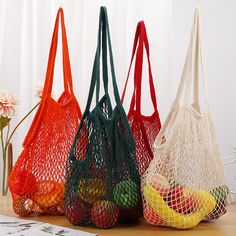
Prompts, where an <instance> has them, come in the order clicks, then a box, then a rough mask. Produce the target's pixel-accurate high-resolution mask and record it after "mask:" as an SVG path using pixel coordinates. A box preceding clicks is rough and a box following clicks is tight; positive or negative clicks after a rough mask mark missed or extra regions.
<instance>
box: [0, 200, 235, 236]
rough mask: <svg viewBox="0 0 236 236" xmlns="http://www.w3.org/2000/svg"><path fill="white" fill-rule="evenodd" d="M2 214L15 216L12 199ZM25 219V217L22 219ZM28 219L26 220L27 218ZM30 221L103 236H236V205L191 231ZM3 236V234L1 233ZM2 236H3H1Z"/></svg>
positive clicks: (57, 219) (0, 206)
mask: <svg viewBox="0 0 236 236" xmlns="http://www.w3.org/2000/svg"><path fill="white" fill-rule="evenodd" d="M0 214H1V215H6V216H14V217H17V215H15V214H14V212H13V210H12V205H11V199H10V198H9V197H0ZM21 218H24V217H21ZM25 219H26V218H25ZM27 219H28V220H35V221H41V222H46V223H51V224H55V225H60V226H64V227H68V228H72V229H79V230H83V231H87V232H90V233H96V234H98V235H101V236H106V235H109V236H116V235H119V236H120V235H122V236H125V235H128V236H139V235H140V236H152V235H157V236H162V235H168V236H169V235H170V236H171V235H175V236H179V235H181V236H186V235H191V236H195V235H201V236H205V235H206V236H218V235H219V236H231V235H232V236H235V235H236V205H231V206H230V207H229V209H228V212H227V213H226V214H225V215H224V216H222V217H221V218H220V219H219V220H217V221H214V222H207V223H206V222H202V223H200V224H199V225H198V226H197V227H195V228H194V229H191V230H176V229H171V228H168V227H154V226H150V225H148V224H146V223H145V221H144V220H143V219H140V221H139V222H138V223H137V224H133V225H118V226H116V227H114V228H112V229H106V230H101V229H97V228H95V227H81V226H73V225H71V224H70V223H69V222H68V221H67V220H66V219H65V217H63V216H39V217H27ZM0 235H1V232H0ZM1 236H2V235H1Z"/></svg>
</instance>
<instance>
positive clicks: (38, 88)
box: [34, 80, 43, 99]
mask: <svg viewBox="0 0 236 236" xmlns="http://www.w3.org/2000/svg"><path fill="white" fill-rule="evenodd" d="M34 91H35V96H36V97H37V98H40V99H41V98H42V96H43V83H42V81H40V80H38V81H37V84H36V88H35V89H34Z"/></svg>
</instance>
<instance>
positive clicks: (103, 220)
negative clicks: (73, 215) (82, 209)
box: [91, 200, 119, 229]
mask: <svg viewBox="0 0 236 236" xmlns="http://www.w3.org/2000/svg"><path fill="white" fill-rule="evenodd" d="M118 219H119V208H118V207H117V205H116V204H115V203H114V202H111V201H107V200H102V201H98V202H96V203H94V204H93V207H92V209H91V221H92V223H93V224H94V225H96V226H97V227H98V228H101V229H107V228H111V227H112V226H114V225H115V224H116V223H117V222H118Z"/></svg>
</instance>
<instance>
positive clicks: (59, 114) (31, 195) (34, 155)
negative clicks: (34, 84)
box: [9, 8, 81, 216]
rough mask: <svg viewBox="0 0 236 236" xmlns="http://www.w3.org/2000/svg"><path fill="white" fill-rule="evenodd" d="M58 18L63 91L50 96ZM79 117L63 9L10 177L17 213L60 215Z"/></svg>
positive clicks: (57, 19)
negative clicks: (41, 86)
mask: <svg viewBox="0 0 236 236" xmlns="http://www.w3.org/2000/svg"><path fill="white" fill-rule="evenodd" d="M60 19H61V28H62V49H63V73H64V92H63V93H62V94H61V96H60V98H59V99H58V101H55V100H54V99H53V98H52V97H51V92H52V84H53V71H54V64H55V57H56V51H57V43H58V27H59V20H60ZM80 119H81V111H80V107H79V104H78V102H77V100H76V98H75V95H74V92H73V86H72V76H71V69H70V60H69V52H68V45H67V38H66V31H65V25H64V15H63V10H62V9H61V8H60V9H59V10H58V13H57V18H56V22H55V28H54V32H53V37H52V42H51V48H50V54H49V60H48V67H47V73H46V79H45V84H44V90H43V95H42V100H41V102H40V105H39V108H38V111H37V113H36V115H35V117H34V120H33V123H32V125H31V127H30V129H29V131H28V134H27V136H26V138H25V140H24V143H23V148H24V150H23V151H22V153H21V155H20V157H19V158H18V160H17V162H16V164H15V166H14V168H13V170H12V172H11V175H10V177H9V189H10V191H11V194H12V199H13V208H14V211H15V213H16V214H18V215H21V216H25V215H34V214H53V215H61V214H63V206H64V181H65V164H66V160H67V157H68V156H69V151H70V147H71V145H72V142H73V139H74V136H75V133H76V130H77V128H78V125H79V120H80Z"/></svg>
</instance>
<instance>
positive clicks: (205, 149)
mask: <svg viewBox="0 0 236 236" xmlns="http://www.w3.org/2000/svg"><path fill="white" fill-rule="evenodd" d="M191 36H192V38H191V42H190V47H189V50H188V54H187V59H186V62H185V67H184V72H183V75H182V79H181V82H180V86H179V90H178V93H177V96H176V99H175V101H174V103H173V106H172V109H171V111H170V113H169V115H168V117H167V120H166V122H165V124H164V125H163V127H162V129H161V131H160V133H159V134H158V136H157V138H156V141H155V145H154V146H155V154H154V159H153V161H152V162H151V164H150V166H149V168H148V169H147V171H146V172H145V174H144V175H143V177H142V184H141V191H142V197H143V205H144V217H145V219H146V221H147V222H148V223H150V224H152V225H166V226H170V227H174V228H181V229H186V228H192V227H194V226H196V225H197V224H198V223H199V222H200V221H203V220H213V219H217V218H219V217H220V216H222V215H223V214H225V212H226V203H227V195H228V192H229V190H228V187H227V185H226V181H225V177H224V173H223V166H222V163H221V159H220V154H219V148H218V145H217V141H216V135H215V131H214V126H213V122H212V119H211V116H210V111H209V106H208V96H207V89H206V82H205V70H204V67H203V71H202V73H203V85H204V97H205V101H206V104H207V105H206V107H207V108H206V110H205V112H201V111H200V107H199V99H198V96H199V94H198V56H197V55H196V49H199V51H200V55H201V62H202V65H204V61H203V60H204V57H203V54H202V46H201V40H200V39H201V38H200V28H199V13H198V10H196V12H195V17H194V25H193V30H192V34H191ZM194 54H195V55H194ZM193 55H194V56H195V57H194V59H195V61H194V63H195V64H194V65H195V68H194V71H193V72H194V73H193V74H194V87H193V88H194V94H193V99H194V102H193V103H192V104H190V102H189V101H190V97H189V93H190V86H191V83H190V79H191V78H192V73H191V72H192V67H191V63H192V60H191V59H192V58H193V57H192V56H193ZM182 93H183V95H184V103H183V105H182V106H180V105H179V101H180V96H181V94H182Z"/></svg>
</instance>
